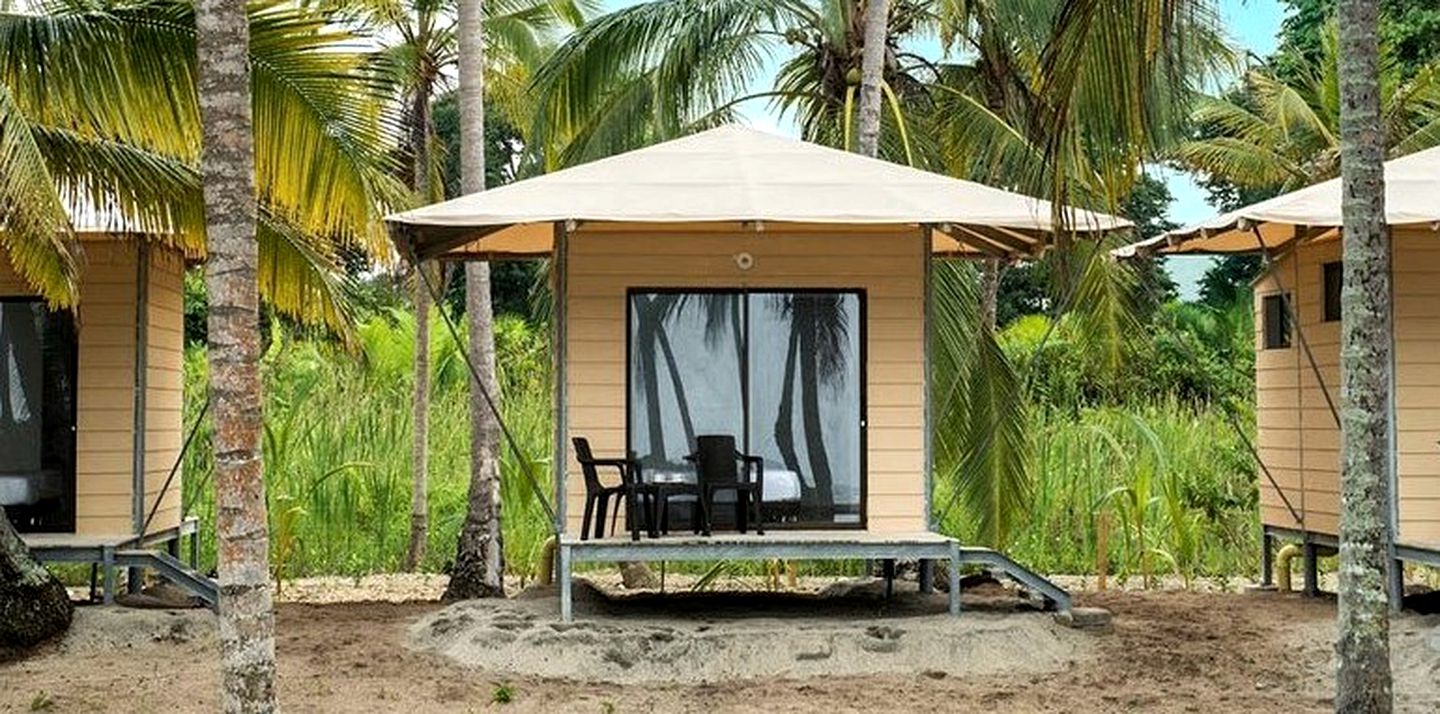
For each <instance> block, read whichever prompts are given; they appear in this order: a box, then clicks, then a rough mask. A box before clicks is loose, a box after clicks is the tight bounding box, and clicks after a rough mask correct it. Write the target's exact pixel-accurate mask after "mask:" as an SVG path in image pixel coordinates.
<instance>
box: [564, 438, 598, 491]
mask: <svg viewBox="0 0 1440 714" xmlns="http://www.w3.org/2000/svg"><path fill="white" fill-rule="evenodd" d="M570 441H571V443H573V444H574V445H575V460H576V461H579V462H580V472H581V473H583V474H584V475H585V490H586V491H598V490H600V488H602V485H601V483H600V474H599V472H597V471H596V469H595V455H594V454H593V453H591V452H590V440H589V439H586V438H585V437H583V436H577V437H575V438H573V439H571V440H570Z"/></svg>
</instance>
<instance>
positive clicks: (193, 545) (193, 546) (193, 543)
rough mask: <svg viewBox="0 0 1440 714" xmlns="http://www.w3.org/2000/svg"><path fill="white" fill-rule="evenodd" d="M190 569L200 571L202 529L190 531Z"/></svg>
mask: <svg viewBox="0 0 1440 714" xmlns="http://www.w3.org/2000/svg"><path fill="white" fill-rule="evenodd" d="M190 569H191V570H194V571H196V572H199V571H200V529H199V528H196V529H195V530H193V531H190Z"/></svg>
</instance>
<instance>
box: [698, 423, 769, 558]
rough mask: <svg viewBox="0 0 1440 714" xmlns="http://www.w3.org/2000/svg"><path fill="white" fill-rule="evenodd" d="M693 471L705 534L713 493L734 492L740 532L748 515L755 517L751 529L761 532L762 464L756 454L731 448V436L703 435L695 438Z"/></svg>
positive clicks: (763, 468) (713, 500)
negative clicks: (698, 487) (698, 485)
mask: <svg viewBox="0 0 1440 714" xmlns="http://www.w3.org/2000/svg"><path fill="white" fill-rule="evenodd" d="M691 459H692V460H693V461H694V462H695V472H696V475H697V476H698V480H699V482H700V518H701V519H702V520H701V522H702V523H703V524H704V527H705V535H710V532H711V529H712V523H713V521H712V518H713V514H714V513H715V493H716V492H718V491H734V492H735V522H736V527H737V528H738V529H739V530H740V532H741V533H744V532H745V531H746V528H747V526H748V525H749V520H750V517H751V516H753V517H754V518H755V532H756V533H757V534H758V535H765V524H764V522H763V521H762V520H761V508H760V505H761V504H762V503H764V501H765V463H764V461H763V460H762V459H761V458H760V457H758V456H751V455H749V454H742V453H740V452H739V451H738V450H737V449H736V448H735V437H733V436H729V435H707V436H699V437H696V438H695V453H694V454H692V455H691Z"/></svg>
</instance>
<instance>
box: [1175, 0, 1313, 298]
mask: <svg viewBox="0 0 1440 714" xmlns="http://www.w3.org/2000/svg"><path fill="white" fill-rule="evenodd" d="M1220 12H1221V17H1222V19H1223V21H1224V23H1225V28H1226V30H1227V31H1228V32H1229V34H1230V37H1231V39H1232V40H1233V41H1234V42H1235V43H1236V44H1237V45H1239V46H1240V47H1243V48H1245V49H1246V50H1249V51H1250V52H1251V53H1253V54H1256V55H1259V56H1261V57H1263V56H1265V55H1268V54H1270V53H1271V52H1273V51H1274V50H1275V34H1276V33H1277V32H1279V30H1280V21H1281V20H1283V19H1285V7H1284V5H1283V4H1282V3H1281V2H1280V0H1221V3H1220ZM1162 174H1163V175H1164V178H1165V183H1166V185H1168V186H1169V187H1170V195H1171V196H1172V197H1174V199H1175V201H1174V203H1171V204H1170V220H1172V221H1175V222H1176V223H1179V224H1181V225H1190V224H1192V223H1199V222H1200V221H1203V220H1205V219H1206V218H1209V217H1211V216H1213V215H1215V213H1216V211H1215V209H1214V208H1212V207H1211V206H1210V204H1208V203H1206V201H1205V198H1206V197H1205V190H1204V189H1202V188H1200V187H1199V186H1197V185H1196V184H1195V182H1194V181H1193V180H1191V178H1190V177H1189V176H1188V175H1186V174H1183V173H1179V172H1174V171H1164V172H1162ZM1211 262H1212V259H1211V258H1202V257H1190V258H1183V257H1176V258H1171V259H1169V260H1167V261H1166V268H1168V269H1169V271H1170V276H1171V277H1172V278H1174V279H1175V282H1176V284H1177V285H1179V286H1180V297H1182V298H1184V299H1187V300H1193V299H1195V298H1196V297H1197V296H1198V292H1199V289H1198V283H1199V280H1200V276H1202V275H1204V273H1205V269H1206V268H1208V267H1209V266H1210V263H1211Z"/></svg>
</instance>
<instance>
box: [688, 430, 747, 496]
mask: <svg viewBox="0 0 1440 714" xmlns="http://www.w3.org/2000/svg"><path fill="white" fill-rule="evenodd" d="M738 457H739V452H738V451H736V450H735V437H733V436H730V435H729V434H710V435H706V436H697V437H695V471H696V475H697V476H699V479H700V483H702V484H712V483H713V484H733V483H740V469H739V468H737V465H738V463H739V458H738Z"/></svg>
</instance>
